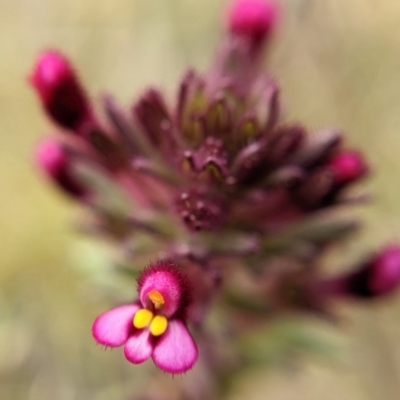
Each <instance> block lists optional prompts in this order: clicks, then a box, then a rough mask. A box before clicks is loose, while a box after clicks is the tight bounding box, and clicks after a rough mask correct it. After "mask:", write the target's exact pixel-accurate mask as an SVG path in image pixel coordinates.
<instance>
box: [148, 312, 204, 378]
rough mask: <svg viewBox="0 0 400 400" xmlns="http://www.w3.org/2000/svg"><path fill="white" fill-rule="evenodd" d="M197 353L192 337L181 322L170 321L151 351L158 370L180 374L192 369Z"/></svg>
mask: <svg viewBox="0 0 400 400" xmlns="http://www.w3.org/2000/svg"><path fill="white" fill-rule="evenodd" d="M197 356H198V351H197V346H196V343H195V341H194V340H193V338H192V335H191V334H190V332H189V331H188V329H187V327H186V325H185V323H184V322H183V321H181V320H178V319H176V320H172V321H171V320H170V321H169V323H168V328H167V330H166V332H165V333H164V334H163V335H162V336H161V337H160V340H159V342H158V343H157V344H156V346H155V348H154V350H153V355H152V357H153V361H154V364H156V365H157V367H158V368H161V369H163V370H164V371H166V372H170V373H171V374H180V373H182V372H186V371H187V370H189V369H190V368H192V367H193V365H194V364H195V362H196V361H197Z"/></svg>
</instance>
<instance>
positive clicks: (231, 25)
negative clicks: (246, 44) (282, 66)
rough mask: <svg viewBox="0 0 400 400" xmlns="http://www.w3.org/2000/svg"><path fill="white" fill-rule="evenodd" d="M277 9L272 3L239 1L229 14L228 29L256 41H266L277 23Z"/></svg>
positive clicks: (232, 6) (260, 0) (258, 0)
mask: <svg viewBox="0 0 400 400" xmlns="http://www.w3.org/2000/svg"><path fill="white" fill-rule="evenodd" d="M276 17H277V8H276V5H275V4H273V3H271V2H270V1H264V0H237V1H235V2H234V3H233V4H232V5H231V7H230V9H229V10H228V14H227V24H228V29H229V30H230V31H231V32H232V33H234V34H237V35H243V36H248V37H249V38H251V39H252V40H254V41H260V40H262V39H264V38H265V37H266V36H267V35H268V34H269V33H270V32H271V30H272V29H273V27H274V25H275V23H276Z"/></svg>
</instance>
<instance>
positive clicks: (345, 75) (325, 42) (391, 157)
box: [0, 0, 400, 400]
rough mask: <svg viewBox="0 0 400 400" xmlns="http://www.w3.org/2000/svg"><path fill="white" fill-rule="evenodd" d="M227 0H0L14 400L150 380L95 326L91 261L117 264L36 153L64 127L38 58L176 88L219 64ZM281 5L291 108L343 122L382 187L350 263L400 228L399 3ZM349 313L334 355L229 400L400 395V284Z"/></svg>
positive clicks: (113, 81) (281, 46) (1, 359)
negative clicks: (188, 71)
mask: <svg viewBox="0 0 400 400" xmlns="http://www.w3.org/2000/svg"><path fill="white" fill-rule="evenodd" d="M277 1H279V0H277ZM224 4H226V1H223V0H201V1H198V0H146V1H145V0H97V1H93V0H85V1H82V0H56V1H54V0H35V1H32V0H0V10H1V12H0V55H1V58H0V138H1V139H0V182H1V186H0V187H1V189H0V224H1V225H0V249H1V250H0V397H1V399H4V400H14V399H15V400H16V399H29V400H54V399H57V400H58V399H60V400H70V399H71V400H75V399H76V400H78V399H79V400H80V399H96V400H97V399H98V400H102V399H129V398H133V397H134V395H136V394H138V393H140V392H141V391H142V390H143V389H144V388H143V386H142V385H140V382H141V381H140V380H141V373H142V372H141V371H142V369H141V368H140V367H139V368H138V367H134V366H132V365H129V363H127V362H126V361H125V360H124V358H123V357H122V356H121V354H120V351H118V350H116V351H113V352H104V351H103V349H102V348H101V347H99V346H96V345H95V344H94V341H93V340H92V337H91V331H90V330H91V324H92V321H93V320H94V318H95V317H96V316H97V315H98V313H99V312H101V311H103V310H104V309H106V308H107V307H110V304H107V302H106V301H105V300H104V299H102V298H101V296H99V295H98V294H97V293H96V292H95V291H93V290H92V289H91V287H90V286H88V285H87V284H85V268H90V265H91V263H101V262H106V260H107V254H106V253H108V250H107V249H106V248H104V246H102V244H101V243H92V242H90V241H89V240H87V239H85V238H84V237H82V235H79V234H77V233H76V232H75V231H74V224H75V222H76V220H77V218H76V214H77V209H76V208H75V207H73V205H72V204H70V202H69V201H67V200H66V199H64V198H63V197H62V196H61V195H60V194H59V193H58V192H56V191H55V190H54V189H53V188H52V187H51V186H50V185H49V184H48V182H47V181H45V179H42V177H41V176H40V175H39V173H38V172H37V171H36V170H35V167H34V164H33V162H32V156H31V152H32V148H33V146H34V144H35V143H36V142H37V141H38V140H39V139H40V138H41V137H42V136H43V135H44V134H46V133H48V132H49V131H51V130H52V129H53V127H52V126H51V125H50V123H49V122H48V121H47V120H46V118H45V116H44V115H43V113H42V112H41V109H40V106H39V103H38V101H37V99H36V97H35V95H34V93H33V91H32V90H31V88H30V87H29V84H28V82H27V76H28V74H29V72H30V70H31V68H32V66H33V63H34V61H35V58H36V56H37V54H38V53H39V52H40V51H41V50H42V49H45V48H49V47H50V48H57V49H59V50H61V51H62V52H64V53H65V54H67V55H68V56H69V57H70V59H71V60H72V62H73V63H74V65H75V66H77V67H78V69H79V72H80V75H81V77H82V80H83V81H84V82H85V84H86V86H87V88H88V90H89V92H90V93H91V94H92V95H93V96H97V98H98V96H99V95H100V94H102V93H104V92H106V91H110V92H112V93H114V94H115V95H116V97H117V98H118V99H119V100H120V101H121V103H122V104H124V105H125V106H129V105H130V104H131V102H132V100H133V99H135V98H136V97H137V96H138V94H139V93H140V91H141V90H142V89H143V88H145V87H146V86H147V85H148V84H149V83H151V84H153V85H161V86H162V87H163V88H165V90H166V91H167V93H169V95H170V98H171V99H173V96H174V93H175V88H176V87H175V85H176V82H177V79H178V78H179V77H180V76H181V74H182V73H183V71H184V70H185V68H186V67H187V66H189V65H195V66H197V67H198V68H199V69H201V70H204V69H205V68H206V67H207V65H208V64H209V62H210V59H211V57H212V55H213V51H214V49H215V46H216V44H217V42H218V39H219V38H220V36H221V34H222V27H221V23H220V22H221V17H220V14H221V10H222V8H223V5H224ZM281 4H282V9H283V12H282V15H283V19H282V23H281V25H280V28H279V31H278V33H277V35H276V36H277V37H276V42H275V44H274V46H273V48H272V49H271V54H270V59H269V67H270V69H271V70H272V72H273V73H274V74H275V75H276V76H277V77H278V79H279V81H280V83H281V85H282V88H283V98H284V100H285V102H286V105H287V110H288V118H289V119H290V120H299V121H302V122H304V123H305V124H306V125H308V126H309V127H310V128H311V129H316V128H320V127H323V126H338V127H340V128H341V129H343V131H344V132H346V136H347V138H348V141H349V143H350V145H351V146H352V147H357V148H360V149H362V150H363V151H365V153H366V156H367V159H369V160H370V163H371V165H372V166H373V171H374V174H373V176H372V178H371V179H370V180H369V182H368V184H367V188H368V190H369V191H370V192H371V193H373V196H374V198H375V202H374V203H373V204H372V205H369V206H368V207H363V209H362V211H361V212H359V214H360V216H361V217H362V218H363V220H364V222H365V230H364V231H363V232H362V233H361V234H360V235H359V236H358V237H357V238H356V240H354V241H353V242H351V243H350V244H349V245H348V246H347V247H346V249H345V250H346V251H345V252H343V253H344V254H342V255H341V258H340V260H341V262H342V263H345V262H346V260H351V259H352V258H354V257H356V256H357V255H358V254H361V253H362V252H363V251H364V250H365V249H367V248H372V249H376V248H378V247H379V245H380V244H382V243H386V242H388V241H389V242H390V241H395V240H397V241H398V240H399V239H400V205H399V202H398V197H399V195H400V184H399V183H398V176H399V171H400V157H399V155H398V154H399V151H400V132H399V127H400V111H399V110H400V2H399V1H398V0H381V1H380V2H376V1H375V0H351V1H348V0H324V1H321V0H284V1H283V0H282V1H281ZM338 259H339V258H338ZM338 262H339V261H338ZM132 293H133V291H132ZM339 311H340V312H341V314H342V316H343V318H342V326H340V327H337V328H327V327H325V326H322V327H321V328H320V329H321V331H325V330H327V329H328V330H329V329H336V330H337V331H339V332H342V334H341V335H340V336H341V337H340V339H338V343H339V346H338V348H339V349H338V351H339V353H340V355H339V357H335V360H334V361H333V360H324V358H319V359H313V358H310V357H304V359H303V360H302V363H300V365H302V368H301V369H299V370H290V371H287V370H286V371H282V370H274V369H268V370H267V369H266V368H265V369H260V370H258V371H257V372H254V371H253V372H251V371H249V373H248V374H244V375H243V377H242V379H239V380H238V381H237V382H236V383H235V384H234V388H233V390H232V393H231V395H230V398H232V399H241V398H243V397H244V396H246V398H247V400H256V399H265V398H271V399H274V400H279V399H282V400H283V399H285V400H312V399H320V398H322V397H323V398H324V399H325V400H330V399H332V400H333V399H338V398H341V399H352V400H358V399H360V400H364V399H380V400H392V399H393V400H397V399H398V398H399V393H400V318H399V317H400V293H399V294H398V295H397V297H396V296H395V297H391V298H390V299H385V300H384V301H380V302H377V303H373V304H368V305H355V304H354V305H350V306H346V309H340V310H339ZM177 379H181V378H177ZM182 379H183V380H184V379H185V378H182Z"/></svg>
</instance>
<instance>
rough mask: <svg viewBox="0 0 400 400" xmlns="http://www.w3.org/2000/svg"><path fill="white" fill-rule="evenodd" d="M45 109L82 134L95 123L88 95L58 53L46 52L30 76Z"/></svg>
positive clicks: (65, 126)
mask: <svg viewBox="0 0 400 400" xmlns="http://www.w3.org/2000/svg"><path fill="white" fill-rule="evenodd" d="M30 81H31V83H32V85H33V86H34V87H35V89H36V90H37V93H38V94H39V97H40V99H41V101H42V105H43V108H44V109H45V111H46V112H47V113H48V114H49V116H50V117H51V118H52V119H53V120H54V122H56V123H57V124H59V125H60V126H62V127H63V128H66V129H70V130H73V131H75V132H78V133H79V132H80V131H81V129H82V126H83V125H86V124H90V122H91V121H93V117H92V112H91V109H90V105H89V101H88V99H87V97H86V94H85V92H84V90H83V88H82V87H81V85H80V83H79V81H78V78H77V76H76V74H75V72H74V70H73V69H72V67H71V66H70V64H69V62H68V60H67V59H66V58H65V57H63V56H62V55H61V54H59V53H57V52H55V51H46V52H44V53H42V54H41V55H40V56H39V58H38V60H37V62H36V65H35V67H34V70H33V73H32V75H31V76H30Z"/></svg>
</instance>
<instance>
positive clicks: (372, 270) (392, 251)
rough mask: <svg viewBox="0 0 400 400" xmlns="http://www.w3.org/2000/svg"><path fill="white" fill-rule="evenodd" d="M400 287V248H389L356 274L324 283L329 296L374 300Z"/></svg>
mask: <svg viewBox="0 0 400 400" xmlns="http://www.w3.org/2000/svg"><path fill="white" fill-rule="evenodd" d="M399 286H400V246H397V245H393V246H388V247H387V248H386V249H384V250H382V251H381V253H379V254H378V255H377V256H375V257H374V258H372V259H371V260H369V261H367V262H366V263H364V264H362V265H361V266H359V267H358V269H357V270H356V271H354V272H350V273H348V274H345V275H342V276H338V277H336V278H332V279H329V280H326V281H323V283H322V284H321V287H322V288H323V289H324V292H325V293H326V294H328V295H331V296H332V295H333V296H352V297H358V298H373V297H378V296H382V295H385V294H389V293H391V292H393V291H394V290H395V289H396V288H397V287H399Z"/></svg>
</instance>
